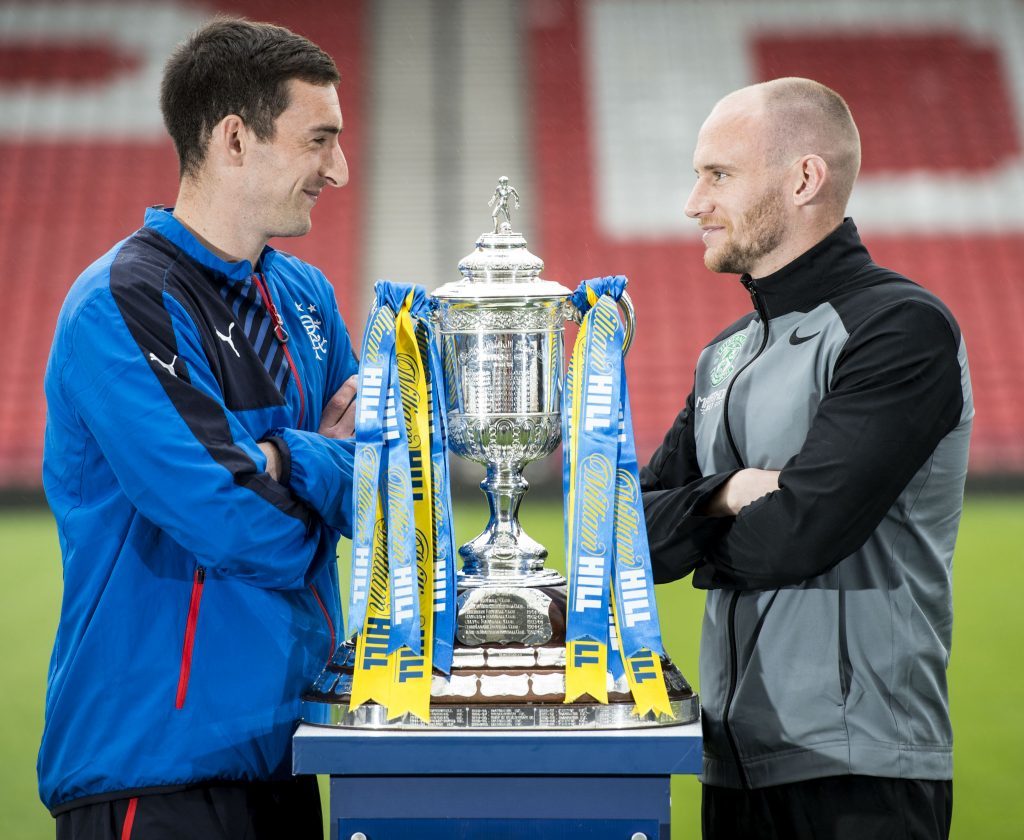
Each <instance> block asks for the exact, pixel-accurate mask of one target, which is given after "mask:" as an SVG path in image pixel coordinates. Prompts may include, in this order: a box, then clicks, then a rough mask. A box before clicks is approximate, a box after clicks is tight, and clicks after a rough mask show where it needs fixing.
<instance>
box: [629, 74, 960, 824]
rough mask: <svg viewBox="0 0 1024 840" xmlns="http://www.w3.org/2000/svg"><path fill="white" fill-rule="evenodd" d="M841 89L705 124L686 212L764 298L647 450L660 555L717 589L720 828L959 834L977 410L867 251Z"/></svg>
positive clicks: (736, 98)
mask: <svg viewBox="0 0 1024 840" xmlns="http://www.w3.org/2000/svg"><path fill="white" fill-rule="evenodd" d="M859 167H860V139H859V135H858V133H857V127H856V125H855V124H854V121H853V118H852V116H851V115H850V111H849V109H848V108H847V106H846V103H845V102H844V101H843V100H842V98H841V97H840V96H839V95H838V94H837V93H835V92H834V91H832V90H830V89H829V88H827V87H824V86H823V85H820V84H818V83H817V82H813V81H810V80H808V79H776V80H774V81H771V82H766V83H764V84H759V85H754V86H752V87H747V88H743V89H742V90H739V91H736V92H734V93H732V94H730V95H728V96H726V97H725V98H724V99H722V100H721V101H720V102H719V103H718V104H717V105H716V106H715V108H714V109H713V110H712V112H711V114H710V116H709V117H708V118H707V120H706V121H705V123H704V125H703V126H702V127H701V130H700V134H699V136H698V139H697V148H696V150H695V152H694V170H695V171H696V173H697V182H696V184H695V185H694V187H693V191H692V192H691V194H690V197H689V200H688V202H687V205H686V214H687V215H688V216H689V217H691V218H692V219H694V220H695V221H696V222H697V224H698V225H699V226H700V228H701V230H702V231H703V232H704V233H703V239H704V244H705V246H706V250H705V253H704V261H705V264H706V265H707V267H708V268H710V269H711V270H712V271H716V272H721V273H725V274H739V275H742V276H741V277H740V282H741V283H742V284H743V286H744V287H745V288H746V289H747V291H748V292H749V293H750V296H751V299H752V302H753V307H754V309H753V311H752V312H751V313H749V314H747V315H744V316H743V317H742V318H740V319H739V320H738V321H736V322H735V323H734V324H731V325H730V326H728V327H727V328H726V329H724V330H723V331H722V332H721V333H719V335H718V336H716V337H715V338H714V339H713V340H712V341H711V343H710V344H708V345H707V347H706V348H705V349H704V350H703V351H702V353H701V354H700V357H699V359H698V361H697V366H696V370H695V376H694V385H693V390H692V391H691V393H690V395H689V397H688V398H687V400H686V405H685V407H684V408H683V410H682V411H681V412H680V414H679V416H678V417H677V418H676V421H675V423H674V424H673V426H672V428H671V429H670V430H669V432H668V434H667V436H666V437H665V441H664V443H663V444H662V446H661V447H660V448H659V449H658V451H657V452H656V453H655V454H654V456H653V458H652V459H651V461H650V463H649V464H648V465H647V467H646V468H645V469H644V470H643V472H642V474H641V482H642V484H643V489H644V508H645V511H646V515H647V527H648V531H649V535H650V543H651V553H652V559H653V563H654V569H655V576H656V579H657V580H658V581H659V582H667V581H672V580H676V579H679V578H681V577H684V576H685V575H688V574H691V573H692V574H693V584H694V586H696V587H698V588H701V589H705V590H707V598H706V607H705V615H704V627H703V633H702V638H701V659H700V689H701V695H702V698H703V703H704V706H703V725H704V738H705V742H704V750H705V755H704V772H703V775H702V781H703V783H704V800H703V829H704V836H705V837H707V838H730V840H731V839H732V838H737V837H744V838H751V837H773V838H774V837H778V838H801V837H807V838H826V837H827V838H846V837H851V838H852V837H858V838H861V837H863V836H869V837H872V840H879V839H880V838H886V837H900V838H907V837H915V838H916V837H922V838H923V837H928V838H932V837H947V836H948V834H949V826H950V819H951V815H952V781H951V779H952V732H951V727H950V720H949V710H948V698H947V691H946V665H947V662H948V658H949V650H950V639H951V627H952V596H951V566H952V558H953V547H954V543H955V540H956V533H957V527H958V525H959V520H960V512H961V508H962V503H963V487H964V478H965V474H966V470H967V448H968V439H969V436H970V430H971V420H972V417H973V414H974V409H973V403H972V400H971V389H970V378H969V374H968V369H967V357H966V354H965V351H964V345H963V341H962V339H961V336H960V330H959V328H958V326H957V323H956V321H955V320H954V319H953V316H952V315H951V314H950V312H949V310H948V309H947V308H946V307H945V306H944V305H943V304H942V302H941V301H939V300H938V299H937V298H936V297H935V296H934V295H932V294H930V293H929V292H927V291H925V290H924V289H922V288H921V287H920V286H918V285H916V284H914V283H912V282H911V281H910V280H908V279H907V278H906V277H903V276H901V275H899V274H897V273H895V272H893V271H890V270H888V269H885V268H882V267H880V266H878V265H876V264H875V263H874V262H873V261H872V260H871V256H870V255H869V253H868V251H867V249H866V248H865V247H864V245H863V244H862V243H861V240H860V237H859V235H858V233H857V228H856V227H855V225H854V223H853V220H852V219H849V218H845V209H846V204H847V200H848V198H849V196H850V192H851V189H852V188H853V183H854V181H855V179H856V176H857V172H858V169H859Z"/></svg>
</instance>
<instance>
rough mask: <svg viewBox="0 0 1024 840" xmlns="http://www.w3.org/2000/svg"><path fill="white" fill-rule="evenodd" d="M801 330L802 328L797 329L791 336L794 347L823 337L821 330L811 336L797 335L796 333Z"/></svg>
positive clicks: (790, 341) (790, 339) (790, 340)
mask: <svg viewBox="0 0 1024 840" xmlns="http://www.w3.org/2000/svg"><path fill="white" fill-rule="evenodd" d="M799 329H800V328H799V327H797V328H796V330H793V332H791V333H790V334H789V343H790V344H792V345H793V346H794V347H795V346H796V345H798V344H803V343H804V342H805V341H810V340H811V339H812V338H814V337H815V336H819V335H821V330H818V331H817V332H816V333H811V334H810V335H797V334H796V333H797V330H799Z"/></svg>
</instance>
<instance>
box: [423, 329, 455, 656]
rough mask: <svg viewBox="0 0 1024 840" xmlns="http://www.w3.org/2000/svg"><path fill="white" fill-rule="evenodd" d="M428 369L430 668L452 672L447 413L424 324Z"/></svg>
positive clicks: (436, 357) (437, 356)
mask: <svg viewBox="0 0 1024 840" xmlns="http://www.w3.org/2000/svg"><path fill="white" fill-rule="evenodd" d="M426 323H427V330H428V332H427V347H428V359H429V369H430V421H431V426H430V460H431V467H432V471H431V475H432V476H433V481H434V648H433V656H432V659H433V665H434V667H435V668H438V669H440V670H441V671H442V672H443V673H445V674H448V673H450V672H451V667H452V657H453V655H454V640H455V602H456V578H455V530H454V524H453V522H454V520H453V519H452V493H451V480H450V479H451V476H450V474H449V471H448V412H447V408H446V406H445V400H444V382H445V377H444V368H443V365H442V362H441V353H440V350H439V348H438V346H437V342H436V341H435V340H434V339H433V334H432V331H431V330H430V328H429V325H430V321H429V320H427V321H426Z"/></svg>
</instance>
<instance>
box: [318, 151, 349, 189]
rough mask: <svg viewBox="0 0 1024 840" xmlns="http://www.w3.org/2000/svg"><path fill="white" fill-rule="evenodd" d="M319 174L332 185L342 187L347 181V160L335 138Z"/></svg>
mask: <svg viewBox="0 0 1024 840" xmlns="http://www.w3.org/2000/svg"><path fill="white" fill-rule="evenodd" d="M320 174H321V175H322V176H323V177H324V178H326V179H327V183H328V184H330V185H331V186H332V187H343V186H345V184H347V183H348V161H347V160H345V153H344V152H343V151H342V150H341V143H339V142H338V141H337V140H335V141H334V145H333V146H332V147H331V150H330V154H329V155H328V157H327V159H326V160H325V161H324V165H323V168H322V169H321V171H320Z"/></svg>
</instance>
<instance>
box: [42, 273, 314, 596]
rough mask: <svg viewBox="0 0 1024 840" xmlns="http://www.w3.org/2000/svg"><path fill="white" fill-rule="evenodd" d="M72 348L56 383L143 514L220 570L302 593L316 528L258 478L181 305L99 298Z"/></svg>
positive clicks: (154, 297) (157, 298)
mask: <svg viewBox="0 0 1024 840" xmlns="http://www.w3.org/2000/svg"><path fill="white" fill-rule="evenodd" d="M69 349H70V352H69V353H68V354H67V356H66V362H65V364H64V367H63V370H62V372H61V381H62V384H63V387H64V389H65V391H66V393H67V394H68V396H69V399H70V401H71V403H72V405H73V406H74V409H75V411H76V413H77V414H78V416H79V419H80V420H81V422H82V423H84V425H85V426H86V427H87V428H88V429H89V431H90V432H91V433H92V435H93V436H94V437H95V439H96V442H97V444H98V446H99V448H100V450H101V451H102V454H103V457H104V459H105V461H106V462H107V464H109V466H110V468H111V469H112V470H113V473H114V475H115V476H116V478H117V481H118V483H119V484H120V487H121V488H122V490H123V491H124V493H125V494H126V495H127V497H128V498H129V500H130V501H131V502H132V504H133V505H134V506H135V507H136V508H137V509H138V510H139V512H140V513H141V515H142V516H144V517H146V519H148V520H150V521H151V522H152V523H154V524H155V525H157V526H158V527H159V528H160V529H161V530H163V531H165V532H167V534H169V535H170V536H171V538H173V539H174V540H175V541H176V542H178V543H179V544H180V545H181V546H182V547H183V548H184V549H186V550H187V551H189V552H191V553H193V554H195V555H196V556H198V557H199V558H200V561H201V562H202V563H203V564H204V565H207V566H209V567H210V568H212V569H215V570H217V571H218V572H220V573H222V574H225V575H230V576H233V577H236V578H238V579H241V580H244V581H245V582H247V583H250V584H252V585H254V586H260V587H264V588H269V589H298V588H302V587H303V586H304V585H305V576H306V574H307V572H308V571H309V567H310V565H311V563H312V562H313V560H314V558H315V556H316V552H317V546H318V543H319V540H320V532H321V526H320V524H319V522H318V521H317V520H316V518H315V515H314V514H312V512H311V511H310V510H309V509H308V508H307V507H306V505H304V504H303V503H302V502H300V501H299V500H297V499H296V498H295V497H294V496H293V495H292V494H291V493H290V492H289V491H288V489H287V488H285V487H284V486H282V485H281V484H279V483H277V482H275V481H274V480H273V479H271V477H270V476H269V475H268V474H267V473H266V471H265V469H266V460H265V458H264V456H263V453H262V452H261V451H260V449H259V447H258V445H257V443H256V441H255V440H254V439H253V438H252V436H250V435H249V434H248V433H247V432H246V430H245V429H244V428H243V427H242V425H241V424H240V423H239V422H238V420H237V418H235V417H234V415H233V414H232V412H230V411H229V410H228V409H227V408H226V407H225V405H224V402H223V398H222V396H221V393H220V389H219V387H218V386H217V383H216V380H215V378H214V376H213V374H212V373H211V371H210V368H209V365H208V362H207V359H206V355H205V353H204V352H203V349H202V345H201V341H200V339H199V336H198V334H197V332H196V330H195V326H194V324H193V323H192V321H191V320H190V319H189V318H188V316H187V315H186V314H185V312H184V310H183V309H182V308H181V306H180V305H178V304H177V302H176V301H174V299H173V298H171V297H169V296H167V295H164V294H161V293H160V292H159V291H158V290H155V289H150V290H147V289H129V290H128V291H125V290H123V289H122V290H121V291H120V292H119V293H118V294H116V295H115V294H113V293H112V292H105V293H102V294H97V295H95V296H94V297H92V298H91V299H90V300H89V301H88V302H87V303H85V304H84V305H83V307H82V309H81V310H80V311H79V312H78V314H77V318H76V320H75V321H74V322H73V324H72V325H71V328H70V348H69Z"/></svg>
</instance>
